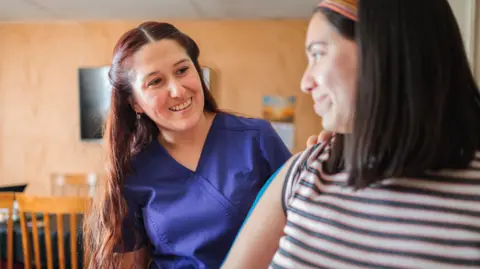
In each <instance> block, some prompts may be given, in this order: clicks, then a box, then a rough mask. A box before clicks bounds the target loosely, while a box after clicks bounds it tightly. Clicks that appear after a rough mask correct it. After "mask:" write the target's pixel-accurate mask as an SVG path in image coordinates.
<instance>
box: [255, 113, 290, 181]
mask: <svg viewBox="0 0 480 269" xmlns="http://www.w3.org/2000/svg"><path fill="white" fill-rule="evenodd" d="M260 149H261V151H262V155H263V158H265V160H266V161H267V162H268V163H269V164H270V175H271V174H273V173H274V172H275V171H277V170H278V169H279V168H280V167H282V165H283V164H284V163H285V162H287V161H288V159H290V157H291V156H292V153H291V152H290V150H289V149H288V148H287V146H285V144H284V143H283V141H282V139H281V138H280V136H279V135H278V133H277V131H275V129H273V127H272V125H271V124H270V122H268V121H264V123H263V124H262V128H261V131H260Z"/></svg>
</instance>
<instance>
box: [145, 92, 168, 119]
mask: <svg viewBox="0 0 480 269" xmlns="http://www.w3.org/2000/svg"><path fill="white" fill-rule="evenodd" d="M137 98H138V99H140V102H139V103H140V105H141V107H142V108H143V110H145V112H147V114H154V113H156V112H158V111H159V110H163V109H168V107H167V106H168V98H169V97H168V92H167V91H161V90H158V91H157V92H153V91H152V92H148V93H147V92H144V93H142V94H140V95H137Z"/></svg>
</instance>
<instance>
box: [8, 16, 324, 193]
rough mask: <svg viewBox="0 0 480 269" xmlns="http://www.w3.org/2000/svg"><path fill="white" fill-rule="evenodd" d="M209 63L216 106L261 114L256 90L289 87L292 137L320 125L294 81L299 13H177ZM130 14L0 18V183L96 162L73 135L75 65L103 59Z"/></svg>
mask: <svg viewBox="0 0 480 269" xmlns="http://www.w3.org/2000/svg"><path fill="white" fill-rule="evenodd" d="M173 23H174V24H175V25H177V26H178V27H179V28H180V29H181V30H182V31H184V32H185V33H187V34H189V35H191V36H192V38H193V39H195V40H196V41H197V42H198V44H199V46H200V49H201V63H202V64H204V65H206V66H209V67H211V68H212V69H213V71H214V81H213V83H214V89H213V92H214V95H215V97H216V98H217V100H218V102H219V104H220V106H221V108H223V109H227V110H233V111H236V112H240V113H244V114H247V115H252V116H257V117H260V116H261V112H262V110H261V108H262V107H261V97H262V95H264V94H280V95H296V96H298V99H297V115H298V117H297V119H296V147H295V150H294V151H295V152H296V151H299V150H301V149H303V147H304V144H305V140H306V138H307V137H308V136H309V135H310V134H313V133H318V132H319V131H320V127H321V124H320V123H321V122H320V119H319V118H318V117H317V116H315V115H314V113H313V109H312V101H311V99H310V97H309V96H307V95H305V94H302V93H301V92H300V91H299V85H300V78H301V75H302V72H303V70H304V68H305V65H306V59H305V56H304V35H305V31H306V27H307V21H302V20H256V21H177V22H173ZM137 24H138V22H88V23H51V24H0V39H1V40H2V42H0V57H1V61H0V120H1V123H0V149H1V151H0V184H8V183H12V182H23V181H27V182H30V183H31V185H30V186H29V188H28V192H33V193H48V192H49V182H48V180H49V174H50V173H54V172H89V171H102V169H103V152H102V146H101V144H100V143H85V142H81V141H80V140H79V105H78V103H79V102H78V86H77V68H78V67H80V66H102V65H108V64H109V63H110V60H111V51H112V48H113V46H114V44H115V42H116V40H117V39H118V38H119V36H120V35H121V33H123V32H124V31H125V30H127V29H129V28H131V27H133V26H136V25H137Z"/></svg>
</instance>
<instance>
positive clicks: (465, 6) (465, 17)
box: [448, 0, 480, 69]
mask: <svg viewBox="0 0 480 269" xmlns="http://www.w3.org/2000/svg"><path fill="white" fill-rule="evenodd" d="M448 2H449V3H450V6H451V7H452V10H453V13H454V14H455V17H456V19H457V21H458V25H459V27H460V31H461V32H462V37H463V42H464V44H465V50H466V52H467V56H468V60H469V62H470V66H471V67H472V69H473V68H474V66H475V65H474V61H475V59H474V57H475V38H476V37H475V18H476V12H477V11H476V9H477V8H478V7H477V5H478V4H477V1H476V0H448ZM479 7H480V6H479Z"/></svg>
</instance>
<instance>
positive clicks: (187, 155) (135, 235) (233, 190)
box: [84, 22, 291, 269]
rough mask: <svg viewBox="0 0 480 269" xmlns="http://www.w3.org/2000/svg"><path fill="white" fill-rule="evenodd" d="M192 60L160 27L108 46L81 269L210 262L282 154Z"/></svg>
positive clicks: (187, 47) (261, 125)
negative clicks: (107, 99) (94, 194)
mask: <svg viewBox="0 0 480 269" xmlns="http://www.w3.org/2000/svg"><path fill="white" fill-rule="evenodd" d="M198 56H199V49H198V47H197V45H196V44H195V42H194V41H193V40H192V39H190V38H189V37H188V36H186V35H185V34H183V33H181V32H180V31H179V30H177V29H176V28H175V27H174V26H172V25H170V24H166V23H156V22H148V23H144V24H141V25H140V26H138V27H137V28H134V29H132V30H130V31H128V32H127V33H125V34H124V35H123V36H122V37H121V38H120V40H119V41H118V43H117V45H116V46H115V49H114V57H113V62H112V66H111V69H110V73H109V75H110V80H111V83H112V86H113V88H112V97H111V103H110V114H109V119H108V122H107V125H106V130H105V145H106V148H107V171H108V177H107V179H106V182H105V183H106V184H105V186H104V189H103V191H101V192H100V197H98V199H96V200H95V201H94V204H93V207H92V210H91V212H89V215H88V217H87V220H86V222H85V236H84V237H85V244H86V245H85V246H86V250H87V251H86V252H87V259H86V262H87V267H86V268H95V269H97V268H102V269H104V268H107V269H110V268H147V267H148V268H219V267H220V265H221V263H222V261H223V259H224V258H225V256H226V254H227V252H228V250H229V248H230V246H231V245H232V243H233V240H234V238H235V236H236V234H237V232H238V230H239V229H240V227H241V225H242V223H243V221H244V219H245V217H246V216H247V214H248V211H249V209H250V207H251V205H252V203H253V202H254V200H255V198H256V195H257V193H258V192H259V190H260V189H261V188H262V186H263V185H264V184H265V182H266V180H267V179H268V178H269V177H270V176H271V175H272V174H273V173H274V172H275V171H276V170H277V169H278V168H279V167H280V166H281V165H282V164H283V163H284V162H285V161H286V160H288V159H289V157H290V156H291V154H290V152H289V150H288V149H287V148H286V146H285V145H284V144H283V142H282V141H281V139H280V137H279V136H278V135H277V133H276V132H275V131H274V129H273V128H272V126H271V125H270V124H269V123H268V122H267V121H264V120H261V119H252V118H246V117H241V116H236V115H233V114H229V113H225V112H221V111H219V109H218V108H217V105H216V103H215V101H214V99H213V97H212V96H211V94H210V92H209V91H208V89H207V87H206V86H205V84H204V82H203V79H202V75H201V69H200V65H199V63H198ZM148 261H150V262H149V263H148V264H147V262H148ZM132 266H135V267H132Z"/></svg>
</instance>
